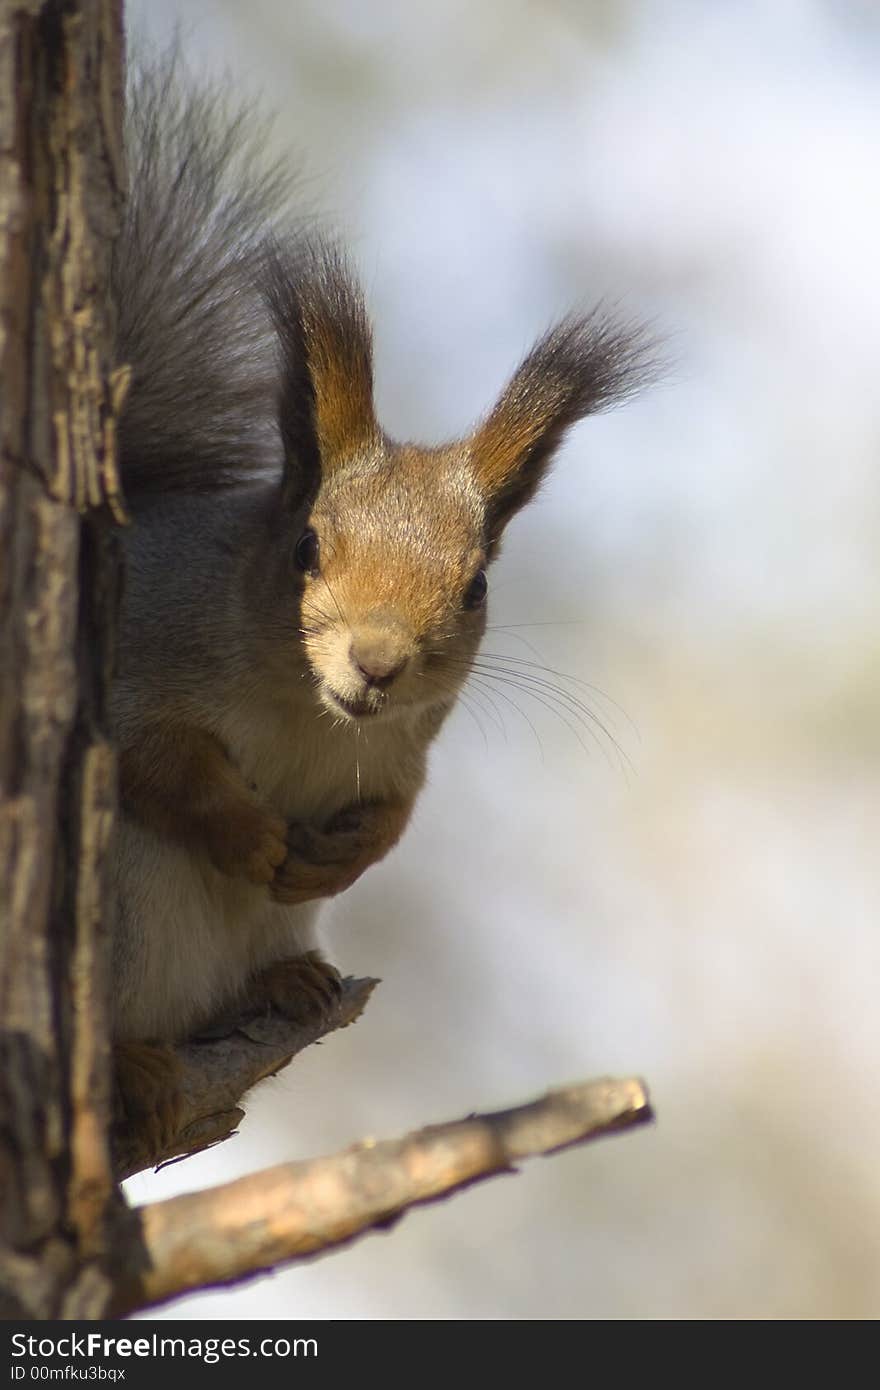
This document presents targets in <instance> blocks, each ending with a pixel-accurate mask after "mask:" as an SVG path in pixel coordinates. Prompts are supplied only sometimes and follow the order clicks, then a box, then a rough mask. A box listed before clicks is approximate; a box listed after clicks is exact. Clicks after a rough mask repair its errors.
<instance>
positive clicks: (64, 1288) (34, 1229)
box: [0, 0, 124, 1318]
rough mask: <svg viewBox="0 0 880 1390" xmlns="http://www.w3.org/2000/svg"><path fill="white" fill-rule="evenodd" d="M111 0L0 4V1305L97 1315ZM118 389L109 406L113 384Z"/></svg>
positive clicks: (118, 38) (115, 124)
mask: <svg viewBox="0 0 880 1390" xmlns="http://www.w3.org/2000/svg"><path fill="white" fill-rule="evenodd" d="M121 75H122V18H121V3H120V2H119V0H50V2H49V3H43V4H41V3H38V0H0V381H2V400H0V930H2V942H0V944H2V950H0V1203H2V1205H0V1212H2V1230H0V1239H2V1246H0V1291H2V1292H0V1309H2V1311H3V1312H4V1314H5V1315H6V1316H23V1317H53V1316H54V1317H67V1318H75V1317H95V1316H100V1315H101V1314H102V1313H103V1312H104V1310H105V1309H106V1307H107V1304H108V1300H109V1295H110V1289H111V1282H112V1280H111V1273H110V1252H111V1250H112V1248H113V1246H114V1244H115V1241H114V1239H113V1233H114V1228H115V1226H116V1224H117V1222H118V1221H120V1220H122V1219H123V1212H124V1208H123V1205H122V1202H121V1200H120V1198H119V1197H118V1195H117V1193H116V1190H115V1188H114V1185H113V1181H112V1175H111V1171H110V1161H109V1152H108V1146H107V1129H108V1125H107V1120H108V1106H109V1094H110V1088H109V1051H108V1044H107V1030H106V1021H105V1011H104V991H103V989H102V983H103V979H104V957H105V954H106V949H107V936H108V932H107V925H108V903H107V901H106V893H105V890H104V887H103V884H104V880H105V874H104V872H103V860H104V857H105V855H106V850H107V843H108V836H109V832H110V829H111V826H112V817H113V808H114V800H115V769H114V760H113V753H112V749H111V747H110V745H109V743H108V741H107V738H106V733H105V707H106V696H107V688H108V679H109V673H110V661H111V643H110V635H111V630H112V615H113V607H114V603H115V594H116V588H117V584H116V565H117V558H116V546H115V541H114V537H113V528H112V527H110V526H108V525H107V524H106V519H107V518H108V516H109V515H110V513H111V511H112V510H114V509H115V507H116V502H115V498H116V489H115V485H114V476H115V474H114V470H115V449H114V430H115V416H116V411H117V408H118V406H119V404H120V402H119V399H118V397H119V395H120V390H119V384H120V378H118V377H114V376H113V374H112V323H111V321H110V313H109V306H108V303H107V296H106V293H105V287H106V285H107V280H108V258H109V254H110V246H111V242H112V238H113V235H114V232H115V229H116V227H117V223H118V217H119V211H120V207H121V200H122V196H123V193H124V187H123V184H124V169H123V159H122V143H121V109H122V80H121ZM114 396H115V397H116V399H114Z"/></svg>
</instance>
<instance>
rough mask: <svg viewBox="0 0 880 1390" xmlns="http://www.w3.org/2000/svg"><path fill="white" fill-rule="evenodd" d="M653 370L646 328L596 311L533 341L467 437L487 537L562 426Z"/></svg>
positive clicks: (544, 460)
mask: <svg viewBox="0 0 880 1390" xmlns="http://www.w3.org/2000/svg"><path fill="white" fill-rule="evenodd" d="M658 372H659V366H658V361H657V359H656V357H655V356H654V346H653V343H652V340H651V338H650V336H649V334H648V333H647V331H646V330H645V328H644V327H642V325H640V324H626V323H622V324H617V323H615V322H614V321H613V320H612V319H610V318H609V317H607V316H605V315H604V314H602V313H601V312H599V311H594V312H593V313H592V314H590V315H588V316H586V317H578V316H575V315H572V316H570V317H569V318H566V319H563V320H562V322H561V323H559V324H557V325H556V326H555V327H554V328H551V329H550V331H549V332H548V333H546V334H545V335H544V337H543V338H541V339H540V340H539V341H538V342H537V343H536V344H535V346H534V347H533V348H532V350H531V352H530V353H529V354H528V356H527V357H526V358H525V359H524V360H523V362H522V363H521V365H520V366H519V367H518V368H517V370H516V372H515V373H514V375H513V377H512V378H511V380H510V382H509V384H508V386H507V388H506V389H505V391H504V392H503V393H502V395H501V398H500V399H499V401H498V403H497V405H496V406H495V408H494V409H493V410H492V412H491V414H490V415H489V416H488V417H487V418H486V420H485V421H484V422H483V423H482V424H481V425H479V426H478V428H477V429H476V430H475V432H474V434H473V436H472V438H471V441H470V453H471V462H472V467H473V470H474V473H475V475H476V478H477V481H478V483H479V485H480V487H481V489H482V491H483V495H484V496H485V497H486V498H487V499H488V502H489V518H490V522H489V536H490V540H491V541H492V542H493V543H494V542H496V541H497V539H498V537H499V536H500V534H501V532H502V531H503V529H504V527H505V526H506V525H507V523H508V521H509V520H510V518H511V517H512V516H513V515H514V514H515V513H516V512H518V511H519V509H520V508H521V507H523V506H525V504H526V503H527V502H528V501H529V500H530V499H531V498H532V497H533V496H534V494H535V492H536V490H537V489H538V487H539V486H540V484H541V482H542V480H543V478H544V477H545V475H546V473H547V470H548V468H549V466H550V463H551V461H552V458H553V455H554V453H555V451H556V449H557V448H558V447H559V445H560V443H561V442H562V439H563V436H564V435H565V433H566V431H567V430H568V428H569V427H570V426H571V425H573V424H575V422H576V421H578V420H581V419H583V417H584V416H585V415H592V414H594V413H595V412H596V411H600V410H605V409H607V408H608V407H610V406H613V405H617V404H618V403H620V402H621V401H624V400H626V399H628V398H629V397H630V396H633V395H635V394H636V393H637V392H638V391H640V390H641V389H642V388H643V387H644V386H647V385H648V384H650V382H652V381H653V380H655V379H656V377H657V375H658Z"/></svg>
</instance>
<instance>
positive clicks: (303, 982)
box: [248, 951, 342, 1023]
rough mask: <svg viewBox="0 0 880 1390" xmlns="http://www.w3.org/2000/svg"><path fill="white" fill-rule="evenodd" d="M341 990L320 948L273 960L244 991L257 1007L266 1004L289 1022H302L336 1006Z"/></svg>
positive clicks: (334, 972)
mask: <svg viewBox="0 0 880 1390" xmlns="http://www.w3.org/2000/svg"><path fill="white" fill-rule="evenodd" d="M341 992H342V977H341V975H340V974H339V971H338V970H337V969H336V968H335V967H334V966H332V965H331V964H330V962H329V961H326V960H325V959H324V957H323V956H322V955H321V953H320V951H307V952H306V954H305V955H303V956H294V957H293V958H292V959H290V960H279V961H275V962H274V964H272V965H269V966H267V967H266V969H265V970H262V971H261V972H260V974H259V975H257V976H256V977H255V979H254V980H253V981H252V982H251V985H250V987H249V989H248V993H249V995H250V997H251V999H252V1000H253V1002H254V1003H256V1004H259V1005H260V1006H265V1005H266V1004H270V1005H271V1007H272V1008H273V1009H275V1010H277V1012H278V1013H280V1014H281V1015H282V1016H283V1017H284V1018H287V1019H290V1021H291V1022H293V1023H305V1022H307V1021H308V1020H309V1019H310V1018H314V1017H315V1016H316V1015H319V1016H320V1015H324V1014H327V1013H329V1012H330V1010H331V1009H332V1008H333V1007H334V1006H335V1005H336V1003H337V1002H338V1000H339V997H340V994H341Z"/></svg>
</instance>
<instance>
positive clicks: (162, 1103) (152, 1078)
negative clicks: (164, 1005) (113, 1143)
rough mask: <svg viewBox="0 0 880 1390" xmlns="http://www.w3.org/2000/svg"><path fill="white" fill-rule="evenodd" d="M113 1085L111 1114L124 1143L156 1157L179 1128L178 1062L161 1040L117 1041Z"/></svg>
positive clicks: (171, 1142)
mask: <svg viewBox="0 0 880 1390" xmlns="http://www.w3.org/2000/svg"><path fill="white" fill-rule="evenodd" d="M113 1062H114V1068H115V1087H114V1094H113V1117H114V1122H115V1126H116V1128H117V1131H121V1134H122V1135H123V1136H124V1139H125V1142H126V1144H128V1143H130V1142H131V1141H132V1140H133V1139H134V1138H135V1136H137V1141H138V1146H139V1147H143V1148H144V1149H146V1151H147V1152H148V1153H150V1154H153V1155H155V1156H156V1157H158V1156H159V1155H160V1154H162V1153H164V1151H165V1150H166V1149H168V1148H170V1147H171V1145H172V1144H173V1143H174V1140H175V1139H176V1138H177V1135H178V1133H179V1131H180V1123H181V1119H182V1098H181V1094H180V1062H179V1060H178V1057H177V1054H176V1053H175V1051H174V1049H173V1048H171V1047H167V1046H164V1045H162V1044H160V1043H142V1042H118V1043H116V1044H115V1045H114V1048H113Z"/></svg>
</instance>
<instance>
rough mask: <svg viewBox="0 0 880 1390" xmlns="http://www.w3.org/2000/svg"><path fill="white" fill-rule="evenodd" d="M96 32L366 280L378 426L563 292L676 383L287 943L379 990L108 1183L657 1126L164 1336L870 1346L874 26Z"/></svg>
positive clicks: (154, 1188) (874, 1259)
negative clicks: (599, 1104)
mask: <svg viewBox="0 0 880 1390" xmlns="http://www.w3.org/2000/svg"><path fill="white" fill-rule="evenodd" d="M128 19H129V25H130V28H131V29H132V30H134V31H136V32H140V33H144V32H146V33H148V34H151V35H153V36H154V37H156V38H158V39H165V38H168V37H169V36H170V34H171V33H172V31H173V27H174V25H175V24H177V23H181V22H182V23H183V25H184V48H185V50H186V52H187V54H188V58H189V61H190V62H191V64H192V65H193V66H194V67H196V68H197V69H205V70H207V71H212V72H226V74H227V77H228V80H229V81H230V82H231V83H232V84H233V85H234V86H235V88H236V89H239V90H241V91H242V92H245V93H250V94H256V95H258V96H259V97H260V98H261V99H262V100H263V101H264V102H265V103H266V105H267V106H269V107H270V108H274V109H275V110H277V112H278V121H277V125H276V128H275V140H276V144H277V148H278V150H287V151H289V152H290V155H291V158H292V159H293V160H294V161H296V162H299V163H301V164H302V165H303V168H304V170H305V180H304V188H305V196H306V198H307V200H308V203H309V205H310V206H311V207H312V208H313V209H317V210H320V211H322V212H323V213H324V214H326V216H327V218H328V219H329V220H330V221H331V222H332V223H333V224H335V225H336V226H338V227H339V228H341V230H342V231H343V233H344V235H345V237H346V238H347V240H348V242H349V244H350V246H351V247H352V250H353V253H354V256H355V259H356V261H357V262H358V264H359V266H360V269H361V272H362V275H363V278H364V281H365V284H366V287H367V290H368V296H369V300H370V304H371V309H372V312H373V315H374V319H375V323H376V328H377V369H378V397H379V408H380V416H381V418H382V420H383V422H384V423H385V425H386V427H387V428H388V430H389V431H390V432H391V433H393V434H396V435H398V436H399V437H412V438H417V439H419V440H422V441H424V442H436V441H439V440H442V439H444V438H446V437H449V436H452V435H455V434H457V433H458V432H460V431H462V430H464V429H465V428H467V426H468V425H469V424H470V423H471V422H472V421H473V420H474V419H475V417H477V416H478V415H479V414H480V413H482V412H483V410H485V408H486V407H487V406H488V405H489V404H490V402H491V401H492V399H493V397H494V395H495V393H496V392H497V391H498V390H499V389H500V387H501V385H502V383H503V381H504V380H505V378H506V376H507V375H508V373H509V372H510V371H511V369H512V368H513V366H514V365H515V363H516V362H517V360H518V359H519V357H520V356H521V355H522V353H523V352H524V350H525V349H526V348H527V347H528V346H529V345H530V343H531V341H532V340H533V339H534V337H535V336H536V335H537V334H538V333H540V332H541V331H542V330H543V329H544V328H545V327H546V326H547V324H548V322H549V321H550V320H551V319H552V318H553V317H554V316H556V315H558V314H560V313H563V312H565V311H566V310H567V309H569V308H571V307H573V306H577V305H584V304H589V303H591V302H592V301H594V300H596V299H598V298H599V297H601V296H605V297H607V298H609V299H611V300H612V301H619V302H620V303H621V305H622V307H623V310H624V312H625V313H626V314H644V315H648V316H650V317H652V318H654V319H655V320H656V321H657V322H658V323H659V324H660V325H662V327H663V330H664V332H665V333H666V334H667V336H668V337H669V340H670V344H671V351H672V353H673V354H674V356H675V358H676V359H677V365H676V368H675V372H674V374H673V376H672V378H671V379H670V380H669V381H668V382H667V383H666V384H665V385H664V386H662V387H660V388H658V389H654V390H653V391H652V392H651V393H650V394H649V395H646V396H645V397H644V398H643V399H641V400H640V401H638V402H636V403H635V404H632V405H629V406H627V407H626V409H624V410H621V411H619V412H617V413H612V414H609V415H607V416H604V417H601V418H597V419H595V420H592V421H588V422H586V423H585V424H583V425H582V426H580V427H579V428H578V429H577V430H575V431H574V432H573V433H572V435H571V438H570V441H569V443H568V444H567V446H566V448H565V450H564V452H563V454H562V455H561V456H560V459H559V462H558V466H557V468H556V471H555V473H554V475H553V478H552V480H551V482H550V484H549V485H548V486H547V488H546V489H545V491H544V492H543V494H542V496H541V497H540V499H539V500H538V501H537V502H536V503H535V504H534V505H532V507H531V508H530V509H529V510H528V511H527V512H526V513H525V514H523V516H521V517H520V518H519V519H517V521H516V522H515V523H514V524H513V525H512V526H511V528H510V531H509V533H508V539H507V543H506V546H505V553H504V555H503V557H502V559H501V561H500V562H499V565H498V566H497V568H496V570H494V571H493V575H492V591H491V613H490V623H491V625H492V626H491V630H490V632H489V634H488V636H487V639H486V644H485V650H486V651H487V652H491V653H493V654H496V655H498V656H501V657H505V658H512V657H517V658H520V659H521V660H522V661H523V662H532V663H540V664H541V665H542V666H543V667H545V668H547V670H546V671H541V670H540V669H539V666H538V665H521V666H519V667H518V668H516V669H518V671H519V672H520V673H521V674H520V675H518V676H511V680H510V683H509V684H501V683H497V682H495V681H492V682H485V683H481V682H475V683H474V684H473V686H472V687H471V692H470V695H469V697H468V699H467V700H466V702H465V703H464V704H463V705H462V707H461V708H459V710H458V711H457V713H456V715H455V716H454V717H453V719H452V721H451V723H450V724H449V725H448V726H447V728H446V729H445V731H444V733H443V735H442V737H441V740H440V742H439V744H438V745H437V746H436V747H435V751H434V755H433V762H432V775H431V783H430V787H429V789H428V791H427V792H426V794H425V796H424V799H423V800H422V802H421V803H420V806H419V808H418V812H417V816H416V819H415V823H414V824H413V826H412V827H411V829H410V831H409V832H408V835H407V836H406V838H405V840H404V843H403V845H402V846H401V847H400V848H399V849H398V850H397V851H396V852H395V854H394V855H393V856H392V857H391V858H390V859H389V860H388V861H386V862H385V863H384V864H383V865H382V866H380V867H379V868H377V869H374V870H372V871H371V873H370V874H368V875H367V876H366V878H365V879H363V880H361V882H360V883H359V884H358V885H357V886H356V887H355V888H354V889H353V890H352V891H351V893H350V894H349V895H348V896H347V897H346V898H345V899H344V900H343V901H341V902H340V903H338V904H337V905H336V906H334V908H333V909H332V910H331V911H328V912H327V925H326V941H327V945H328V948H329V952H330V955H331V957H332V959H334V960H335V962H336V963H337V964H338V965H340V966H341V967H342V968H343V969H344V970H345V971H350V972H355V973H362V974H373V975H379V976H381V977H382V979H383V984H382V986H381V988H380V990H379V992H378V993H377V995H376V996H375V998H374V1000H373V1003H372V1005H371V1007H370V1009H369V1010H368V1012H367V1014H366V1015H365V1016H364V1018H363V1019H362V1020H361V1021H360V1022H359V1023H358V1024H357V1026H356V1027H355V1028H353V1029H349V1030H348V1031H347V1032H345V1033H341V1034H339V1035H337V1036H335V1037H333V1038H331V1039H329V1040H328V1041H327V1042H326V1043H325V1045H324V1046H322V1047H320V1048H313V1049H311V1050H310V1051H309V1052H308V1053H306V1054H305V1055H304V1056H303V1057H302V1058H300V1059H299V1060H298V1061H297V1062H296V1063H294V1065H293V1066H292V1067H291V1068H290V1069H289V1070H288V1072H286V1073H285V1074H283V1075H282V1076H280V1077H279V1078H277V1079H276V1080H274V1081H271V1082H269V1083H266V1084H264V1085H263V1086H262V1087H261V1088H260V1090H259V1091H258V1092H257V1093H256V1095H255V1097H254V1099H253V1102H252V1104H251V1106H250V1113H249V1116H248V1120H247V1123H246V1124H245V1127H244V1129H243V1131H242V1133H241V1135H240V1136H239V1137H238V1138H236V1139H234V1140H232V1141H231V1142H229V1143H227V1144H225V1145H223V1146H222V1147H221V1148H220V1149H218V1150H216V1151H213V1152H211V1153H209V1154H206V1155H203V1156H201V1157H199V1158H196V1159H193V1160H191V1161H188V1162H186V1163H184V1164H180V1165H177V1166H174V1167H171V1168H169V1169H166V1170H165V1171H163V1172H161V1173H159V1174H158V1175H155V1176H152V1175H151V1176H146V1177H145V1176H141V1177H139V1178H137V1179H135V1180H133V1181H132V1182H131V1183H130V1184H129V1192H130V1196H131V1198H132V1199H133V1200H135V1201H145V1200H151V1199H156V1198H160V1197H163V1196H170V1195H172V1194H174V1193H176V1192H178V1191H183V1190H189V1189H192V1188H197V1187H201V1186H204V1185H207V1184H209V1183H215V1182H219V1181H222V1180H225V1179H228V1178H231V1177H233V1176H237V1175H239V1174H241V1173H245V1172H249V1171H252V1170H254V1169H256V1168H258V1167H260V1166H263V1165H265V1164H268V1163H272V1162H277V1161H281V1160H283V1159H286V1158H291V1157H307V1156H311V1155H315V1154H319V1153H322V1152H327V1151H331V1150H334V1149H336V1148H339V1147H341V1146H344V1145H345V1144H347V1143H349V1142H351V1141H353V1140H355V1139H357V1138H360V1137H363V1136H366V1135H368V1134H372V1135H376V1136H389V1137H390V1136H394V1135H397V1134H399V1133H402V1132H404V1131H406V1130H408V1129H410V1128H413V1127H417V1126H419V1125H421V1124H423V1123H426V1122H428V1121H438V1120H442V1119H447V1118H454V1117H458V1116H460V1115H463V1114H465V1113H466V1112H468V1111H470V1110H474V1109H479V1108H484V1107H488V1108H493V1107H497V1106H500V1105H504V1104H507V1103H511V1102H515V1101H518V1100H525V1099H528V1098H530V1097H531V1096H532V1095H533V1094H536V1093H538V1092H540V1091H541V1090H543V1089H544V1088H546V1087H547V1086H548V1085H553V1084H562V1083H565V1082H567V1081H574V1080H578V1079H582V1078H587V1077H590V1076H598V1075H602V1074H606V1073H611V1074H614V1073H617V1074H621V1075H625V1074H631V1073H638V1074H641V1075H643V1076H644V1077H645V1078H646V1079H647V1081H648V1083H649V1085H650V1088H651V1093H652V1096H653V1099H654V1102H655V1105H656V1109H657V1114H658V1120H657V1124H656V1126H655V1127H654V1128H651V1129H648V1130H645V1131H639V1132H636V1133H630V1134H624V1135H620V1136H617V1137H616V1138H614V1139H612V1140H609V1141H604V1142H603V1143H601V1144H598V1145H596V1146H595V1147H593V1148H587V1149H581V1150H578V1151H574V1152H570V1153H567V1154H563V1155H561V1156H559V1157H556V1158H553V1159H552V1160H537V1161H533V1162H532V1163H531V1164H530V1165H528V1166H527V1167H525V1168H524V1170H523V1171H522V1172H521V1174H520V1175H519V1176H518V1177H516V1178H515V1179H512V1180H509V1181H495V1182H492V1183H490V1184H488V1185H487V1186H485V1187H482V1188H475V1189H472V1190H471V1191H469V1192H468V1193H466V1194H464V1195H463V1196H460V1197H457V1198H456V1199H454V1200H453V1201H451V1202H449V1203H446V1204H442V1205H439V1206H436V1207H433V1208H431V1209H428V1210H422V1211H417V1212H415V1213H412V1214H411V1215H409V1216H408V1217H407V1218H406V1219H405V1220H404V1221H403V1222H402V1223H401V1224H400V1225H399V1226H397V1227H396V1228H395V1229H394V1230H393V1232H392V1233H391V1234H390V1235H375V1236H370V1237H368V1238H367V1239H365V1240H363V1241H362V1242H360V1243H359V1244H357V1245H356V1246H354V1247H353V1248H351V1249H349V1250H348V1251H346V1252H344V1253H342V1254H337V1255H333V1256H331V1257H325V1258H324V1259H322V1260H319V1261H316V1262H315V1263H313V1264H310V1265H304V1266H301V1267H299V1268H297V1269H295V1270H291V1271H288V1272H285V1273H282V1274H279V1275H276V1276H274V1277H271V1278H265V1279H261V1280H258V1281H255V1282H253V1283H251V1284H249V1285H247V1286H244V1287H242V1288H239V1289H236V1290H233V1291H231V1292H226V1293H219V1294H215V1295H210V1296H200V1297H197V1298H193V1299H190V1300H187V1301H184V1302H182V1303H177V1304H175V1305H173V1307H172V1308H170V1309H169V1310H168V1313H167V1315H168V1316H174V1317H180V1316H185V1317H193V1318H195V1317H198V1318H223V1317H228V1316H232V1317H235V1316H238V1317H271V1318H283V1317H321V1318H349V1319H365V1318H396V1319H404V1318H436V1319H451V1318H492V1319H508V1318H535V1319H541V1318H586V1319H593V1318H602V1319H605V1318H863V1317H871V1318H873V1317H877V1316H878V1315H880V1236H878V1199H880V1164H878V1161H877V1160H878V1153H880V1106H878V1101H877V1086H876V1083H875V1080H874V1072H875V1070H876V1068H877V1064H878V1058H880V1036H878V1027H877V1003H876V997H877V982H878V975H880V933H878V930H877V906H878V898H880V894H878V887H880V883H878V879H880V874H878V855H877V843H878V831H880V824H878V821H880V791H878V778H877V772H878V760H880V724H878V718H877V707H878V696H880V644H878V616H880V615H878V607H880V602H878V595H880V583H878V581H880V573H878V571H880V483H878V450H880V395H878V390H877V386H876V376H877V363H878V348H880V279H878V275H877V248H878V246H880V183H878V177H877V151H878V148H880V85H878V77H880V10H878V8H877V7H876V6H874V5H873V4H870V3H868V0H864V3H856V0H824V2H823V0H774V3H772V4H769V5H768V4H765V3H758V2H757V0H754V2H753V3H749V0H738V3H736V4H733V3H725V2H724V0H719V2H718V3H714V4H711V5H708V4H705V3H699V0H663V3H660V4H654V3H648V2H647V0H607V2H605V3H602V2H601V0H531V2H529V0H480V3H479V4H477V5H475V4H472V3H466V0H432V3H431V4H430V5H429V4H418V3H416V4H413V3H411V0H410V3H407V0H396V2H395V0H369V3H363V0H250V3H249V4H248V5H247V6H243V5H240V4H238V3H236V0H129V5H128ZM508 664H509V665H511V666H512V663H508ZM560 673H561V674H560ZM536 679H537V680H543V681H546V682H548V684H547V685H539V684H536V683H535V680H536ZM593 687H596V689H594V688H593ZM582 702H584V703H586V704H587V705H588V707H589V710H590V711H591V714H584V712H583V710H582V709H581V707H580V706H581V703H582ZM593 717H595V719H596V720H600V721H601V722H602V724H604V725H605V728H606V729H607V731H608V732H607V733H605V732H603V731H602V729H601V728H599V726H598V724H597V723H595V722H593Z"/></svg>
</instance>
